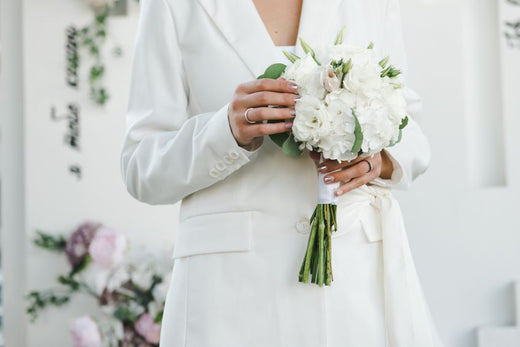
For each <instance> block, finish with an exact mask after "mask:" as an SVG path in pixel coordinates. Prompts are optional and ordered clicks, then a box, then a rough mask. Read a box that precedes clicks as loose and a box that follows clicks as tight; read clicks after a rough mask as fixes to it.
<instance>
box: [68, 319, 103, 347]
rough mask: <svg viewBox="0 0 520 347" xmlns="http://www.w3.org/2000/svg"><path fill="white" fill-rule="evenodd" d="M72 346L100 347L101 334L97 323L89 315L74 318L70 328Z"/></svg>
mask: <svg viewBox="0 0 520 347" xmlns="http://www.w3.org/2000/svg"><path fill="white" fill-rule="evenodd" d="M70 333H71V335H72V343H73V345H74V347H101V345H102V344H101V334H100V333H99V328H98V326H97V324H96V323H95V322H94V321H93V320H92V319H91V318H90V317H89V316H82V317H79V318H76V320H74V322H73V323H72V326H71V328H70Z"/></svg>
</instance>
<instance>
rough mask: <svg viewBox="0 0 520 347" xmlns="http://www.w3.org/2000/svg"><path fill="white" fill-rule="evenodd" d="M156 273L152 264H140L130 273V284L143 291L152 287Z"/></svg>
mask: <svg viewBox="0 0 520 347" xmlns="http://www.w3.org/2000/svg"><path fill="white" fill-rule="evenodd" d="M155 273H156V271H155V268H154V266H153V265H152V264H147V263H142V264H139V265H136V266H135V267H134V269H133V271H132V273H131V278H132V283H133V284H135V285H136V286H138V287H139V288H141V289H143V290H148V289H150V287H151V286H152V282H153V276H154V275H155Z"/></svg>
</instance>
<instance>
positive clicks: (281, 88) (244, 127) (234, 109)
mask: <svg viewBox="0 0 520 347" xmlns="http://www.w3.org/2000/svg"><path fill="white" fill-rule="evenodd" d="M296 93H297V87H296V84H294V83H292V82H289V81H287V80H285V79H282V78H279V79H277V80H273V79H267V78H266V79H259V80H255V81H251V82H247V83H243V84H240V85H239V86H238V87H237V89H236V90H235V94H234V96H233V100H232V101H231V103H230V104H229V111H228V120H229V125H230V127H231V132H232V133H233V136H234V137H235V140H236V141H237V143H238V144H239V145H240V146H241V147H244V148H246V149H248V150H253V149H256V148H258V147H259V146H260V145H261V144H262V141H263V136H264V135H271V134H277V133H283V132H286V131H289V130H290V129H291V127H292V119H293V118H294V115H295V111H294V105H295V104H296V100H298V98H299V95H298V94H296ZM268 105H277V106H287V107H283V108H275V107H267V106H268ZM249 108H251V110H249V111H248V113H247V117H248V118H249V120H251V121H254V122H256V123H257V124H251V123H248V122H247V120H246V119H245V116H244V115H245V113H246V111H247V110H248V109H249ZM264 120H278V121H282V122H276V123H264V122H263V121H264ZM284 120H285V122H284Z"/></svg>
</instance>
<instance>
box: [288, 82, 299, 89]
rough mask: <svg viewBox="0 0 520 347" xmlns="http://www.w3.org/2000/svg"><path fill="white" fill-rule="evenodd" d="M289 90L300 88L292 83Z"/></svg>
mask: <svg viewBox="0 0 520 347" xmlns="http://www.w3.org/2000/svg"><path fill="white" fill-rule="evenodd" d="M289 89H290V90H298V86H297V85H296V83H290V84H289Z"/></svg>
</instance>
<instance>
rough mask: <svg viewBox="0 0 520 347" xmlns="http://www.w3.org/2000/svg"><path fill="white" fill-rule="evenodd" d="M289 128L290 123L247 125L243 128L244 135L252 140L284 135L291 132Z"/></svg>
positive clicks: (290, 126)
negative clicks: (266, 136) (260, 137)
mask: <svg viewBox="0 0 520 347" xmlns="http://www.w3.org/2000/svg"><path fill="white" fill-rule="evenodd" d="M291 128H292V122H291V121H288V122H277V123H258V124H247V125H245V128H244V135H245V136H246V137H248V138H251V139H253V138H255V137H259V136H265V135H272V134H279V133H284V132H287V131H289V130H291Z"/></svg>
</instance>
